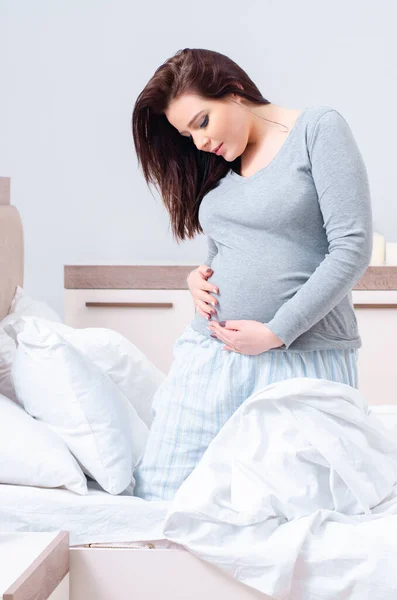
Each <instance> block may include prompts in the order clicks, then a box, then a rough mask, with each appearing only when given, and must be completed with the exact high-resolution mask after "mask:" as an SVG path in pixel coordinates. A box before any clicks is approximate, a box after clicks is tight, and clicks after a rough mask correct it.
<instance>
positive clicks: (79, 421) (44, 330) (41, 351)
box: [7, 317, 148, 494]
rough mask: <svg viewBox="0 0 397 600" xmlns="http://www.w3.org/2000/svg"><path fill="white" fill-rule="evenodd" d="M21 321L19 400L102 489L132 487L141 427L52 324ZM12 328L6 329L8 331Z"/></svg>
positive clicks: (16, 373)
mask: <svg viewBox="0 0 397 600" xmlns="http://www.w3.org/2000/svg"><path fill="white" fill-rule="evenodd" d="M21 320H22V321H24V325H23V331H21V332H20V333H18V334H17V342H18V347H17V352H16V356H15V360H14V364H13V366H12V370H11V377H12V381H13V384H14V387H15V393H16V395H17V398H18V400H19V401H20V402H21V404H22V405H23V407H24V408H25V410H26V411H27V412H28V413H29V414H30V415H32V416H33V417H35V418H37V419H39V420H40V421H43V422H44V423H45V424H46V425H47V426H48V427H50V428H51V429H52V430H53V431H54V432H56V433H57V434H58V435H59V436H60V437H61V438H62V439H63V440H64V441H65V443H66V445H67V446H68V448H69V450H70V451H71V452H72V454H73V455H74V456H75V458H76V459H77V461H78V462H79V463H80V465H81V467H82V469H83V471H84V472H85V473H86V474H87V475H89V476H90V477H92V478H93V479H95V480H96V481H97V482H98V483H99V485H100V486H101V487H102V488H103V489H104V490H106V491H107V492H109V493H110V494H119V493H120V492H122V491H123V490H125V489H126V487H127V486H128V485H130V484H131V483H133V484H135V480H134V478H133V470H134V468H135V467H136V465H137V463H138V461H139V459H140V458H141V456H142V454H143V451H144V448H145V445H146V441H147V436H148V427H147V426H146V424H145V423H144V422H143V421H142V420H141V419H140V418H139V416H138V415H137V413H136V411H135V409H134V407H133V406H132V405H131V404H130V403H129V402H128V400H127V398H126V397H125V396H124V394H123V393H122V392H121V391H120V390H119V389H118V387H117V386H116V385H115V384H114V383H113V381H112V380H111V379H110V378H109V377H107V376H106V375H105V374H104V373H102V371H101V370H100V369H99V367H97V366H96V365H95V364H94V363H93V362H92V361H91V360H90V359H89V358H87V357H86V356H84V354H83V352H81V351H80V350H79V349H78V348H75V347H74V346H73V345H72V344H70V343H69V342H68V341H67V340H66V339H65V338H63V337H62V336H61V335H59V334H58V333H56V332H55V331H53V330H52V328H51V323H48V322H46V321H45V319H35V318H29V317H22V318H21ZM18 323H19V321H18ZM16 328H17V324H11V325H8V326H7V330H10V331H11V332H12V331H13V330H14V331H15V329H16Z"/></svg>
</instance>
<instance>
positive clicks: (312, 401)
mask: <svg viewBox="0 0 397 600" xmlns="http://www.w3.org/2000/svg"><path fill="white" fill-rule="evenodd" d="M164 535H165V537H166V538H168V539H169V540H171V541H174V542H176V543H178V544H181V545H182V546H184V547H185V548H186V549H188V550H189V551H191V552H193V553H194V554H195V555H197V556H199V557H201V558H202V559H204V560H207V561H209V562H211V563H213V564H215V565H217V566H218V567H220V568H222V569H224V570H226V571H227V572H228V573H229V574H230V575H231V576H233V577H234V578H236V579H238V580H239V581H241V582H243V583H245V584H247V585H249V586H251V587H252V588H256V589H257V590H260V591H262V592H263V593H265V594H268V595H270V596H273V597H274V598H276V599H281V598H288V599H293V600H314V599H315V600H318V599H321V600H331V599H332V600H342V599H343V600H345V599H349V600H365V599H367V598H368V599H371V600H392V599H395V598H397V441H396V440H394V439H393V437H392V434H391V433H390V432H389V431H388V430H387V429H386V428H385V427H384V426H383V425H382V423H381V421H380V420H379V419H377V417H376V416H375V415H374V414H372V413H371V412H370V411H369V410H368V405H367V402H366V399H365V397H364V396H363V395H362V394H361V393H360V392H359V391H358V390H357V389H355V388H352V387H350V386H348V385H344V384H340V383H336V382H333V381H328V380H325V379H312V378H304V377H297V378H293V379H288V380H285V381H281V382H277V383H275V384H271V385H269V386H266V387H265V388H263V389H262V390H260V391H259V392H256V393H255V394H253V395H252V396H250V397H249V398H248V399H247V400H246V401H245V402H244V403H243V404H242V405H241V407H240V408H239V409H238V410H237V411H236V412H235V413H234V415H233V416H232V417H231V418H230V419H229V420H228V422H227V423H226V424H225V425H224V426H223V428H222V429H221V431H220V432H219V433H218V435H217V436H216V438H215V439H214V440H213V441H212V442H211V444H210V445H209V447H208V448H207V450H206V452H205V454H204V456H203V457H202V459H201V461H200V463H199V464H198V465H197V467H196V468H195V469H194V471H193V472H192V473H191V474H190V476H189V477H188V478H187V479H186V480H185V482H184V483H183V484H182V486H181V487H180V488H179V490H178V492H177V493H176V495H175V497H174V499H173V501H172V502H171V504H170V508H169V511H168V513H167V517H166V519H165V522H164Z"/></svg>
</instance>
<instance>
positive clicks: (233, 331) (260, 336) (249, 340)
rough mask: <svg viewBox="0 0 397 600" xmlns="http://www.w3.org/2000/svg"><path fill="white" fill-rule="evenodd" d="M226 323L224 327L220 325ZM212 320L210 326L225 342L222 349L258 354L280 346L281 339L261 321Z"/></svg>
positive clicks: (213, 333) (213, 332)
mask: <svg viewBox="0 0 397 600" xmlns="http://www.w3.org/2000/svg"><path fill="white" fill-rule="evenodd" d="M220 323H222V325H223V324H224V327H222V326H221V325H220ZM220 323H218V322H217V321H210V322H209V324H208V327H209V329H210V331H211V333H212V335H215V336H216V337H217V338H218V339H219V340H221V341H222V342H225V344H226V346H223V348H222V350H232V351H234V352H239V353H240V354H250V355H256V354H261V353H262V352H266V351H267V350H271V348H278V347H279V346H282V345H283V344H284V342H283V341H282V340H280V338H278V337H277V336H276V335H275V334H274V333H273V332H272V331H270V329H268V328H267V327H266V325H265V324H264V323H260V322H259V321H246V320H242V321H221V322H220Z"/></svg>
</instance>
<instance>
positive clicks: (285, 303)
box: [191, 105, 373, 351]
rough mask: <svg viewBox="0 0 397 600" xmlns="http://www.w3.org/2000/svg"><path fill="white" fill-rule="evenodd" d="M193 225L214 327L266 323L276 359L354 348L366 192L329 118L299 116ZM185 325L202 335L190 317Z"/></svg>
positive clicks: (326, 114) (321, 110)
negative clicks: (274, 339)
mask: <svg viewBox="0 0 397 600" xmlns="http://www.w3.org/2000/svg"><path fill="white" fill-rule="evenodd" d="M199 220H200V223H201V226H202V228H203V231H204V233H205V234H206V235H207V236H208V243H209V253H208V256H207V258H206V261H205V263H204V264H208V265H211V267H212V269H213V271H214V273H213V275H212V276H211V277H210V278H209V279H208V281H209V282H213V283H214V284H215V285H216V286H217V287H218V288H219V294H218V295H217V294H215V293H213V292H211V294H212V295H213V296H214V297H216V298H217V299H218V301H219V305H217V306H215V309H216V310H217V315H214V316H213V317H212V319H213V320H217V321H228V320H235V319H236V320H240V319H249V320H254V321H259V322H261V323H265V324H266V326H267V327H268V328H269V329H270V330H271V331H272V332H273V333H275V334H276V335H277V336H278V337H279V338H280V339H281V340H282V341H283V342H284V344H283V346H280V347H279V348H276V349H275V350H279V351H286V350H288V351H293V350H296V351H302V350H307V351H309V350H317V349H325V348H331V349H332V348H342V349H343V348H344V349H347V348H360V347H361V345H362V341H361V338H360V335H359V331H358V326H357V320H356V316H355V313H354V308H353V303H352V293H351V290H352V288H353V287H354V285H355V284H356V283H357V281H358V280H359V279H360V278H361V276H362V275H363V274H364V272H365V270H366V268H367V267H368V265H369V262H370V259H371V254H372V239H373V230H372V211H371V199H370V188H369V182H368V176H367V172H366V168H365V164H364V161H363V157H362V155H361V152H360V150H359V148H358V146H357V143H356V141H355V139H354V137H353V134H352V131H351V129H350V126H349V125H348V123H347V122H346V120H345V119H344V117H343V116H342V115H341V114H340V113H339V112H338V111H337V110H335V109H333V108H331V107H330V106H324V105H318V106H309V107H305V108H304V109H303V111H302V112H301V113H300V114H299V116H298V118H297V120H296V121H295V123H294V125H293V127H292V129H291V131H290V132H289V134H288V136H287V138H286V140H285V141H284V144H283V145H282V147H281V149H280V150H279V152H278V153H277V154H276V156H275V157H274V158H273V160H272V161H271V162H270V163H269V164H268V165H267V166H265V167H264V168H262V169H260V170H259V171H257V172H256V173H254V174H253V175H252V176H250V177H243V176H241V175H238V174H237V173H235V172H234V171H232V170H231V171H230V172H228V174H227V175H226V176H225V177H224V178H223V179H221V180H220V182H219V185H218V187H216V188H215V189H213V190H211V191H210V192H209V193H208V194H206V196H205V197H204V198H203V200H202V202H201V205H200V209H199ZM191 325H192V327H193V328H194V329H195V330H196V331H198V332H200V333H202V334H204V335H206V336H209V335H210V333H211V332H210V330H209V329H208V325H209V321H208V320H207V319H205V318H204V317H202V316H201V315H200V314H199V313H198V312H196V315H195V317H194V318H193V320H192V322H191Z"/></svg>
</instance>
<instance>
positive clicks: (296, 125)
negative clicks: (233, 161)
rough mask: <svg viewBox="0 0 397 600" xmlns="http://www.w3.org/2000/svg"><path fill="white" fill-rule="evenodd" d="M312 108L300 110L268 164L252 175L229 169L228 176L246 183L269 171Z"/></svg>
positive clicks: (306, 107) (305, 107)
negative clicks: (244, 174) (240, 173)
mask: <svg viewBox="0 0 397 600" xmlns="http://www.w3.org/2000/svg"><path fill="white" fill-rule="evenodd" d="M310 108H311V106H304V107H303V109H302V111H301V112H300V114H299V115H298V117H297V119H296V120H295V123H294V124H293V126H292V128H291V131H290V132H289V134H288V136H287V138H286V140H285V141H284V144H283V145H282V146H281V148H280V150H279V151H278V152H277V154H276V155H275V156H274V157H273V158H272V160H271V161H270V162H269V163H268V164H267V165H265V166H264V167H262V168H261V169H259V170H258V171H256V172H255V173H253V174H252V175H250V176H249V177H244V176H243V175H239V174H238V173H236V172H235V171H233V170H230V171H229V173H228V174H227V177H229V178H230V179H232V180H234V181H238V182H240V183H244V182H249V181H253V180H254V179H256V178H257V177H259V175H261V174H262V173H264V172H265V171H267V169H270V167H271V166H272V165H273V164H274V163H275V162H276V161H277V160H278V159H279V157H280V155H281V154H282V153H284V152H285V151H286V149H287V146H289V145H290V143H291V140H292V138H293V137H294V135H295V134H296V131H297V129H298V128H299V124H300V123H301V121H302V120H303V116H304V115H305V114H306V112H307V111H308V110H309V109H310Z"/></svg>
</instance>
